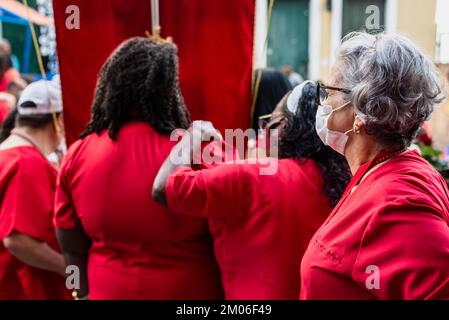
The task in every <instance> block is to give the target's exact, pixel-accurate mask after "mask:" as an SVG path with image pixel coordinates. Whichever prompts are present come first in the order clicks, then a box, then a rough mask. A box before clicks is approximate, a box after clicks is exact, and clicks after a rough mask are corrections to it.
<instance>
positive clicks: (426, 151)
mask: <svg viewBox="0 0 449 320" xmlns="http://www.w3.org/2000/svg"><path fill="white" fill-rule="evenodd" d="M421 154H422V156H423V158H424V159H426V160H427V161H428V162H429V163H430V164H431V165H432V166H433V167H434V168H435V169H436V170H437V171H438V172H440V173H441V175H442V176H443V177H444V179H445V180H446V182H447V183H448V185H449V164H448V163H447V162H446V161H443V160H442V159H441V155H442V154H443V153H442V151H441V150H437V149H434V148H433V147H431V146H422V147H421Z"/></svg>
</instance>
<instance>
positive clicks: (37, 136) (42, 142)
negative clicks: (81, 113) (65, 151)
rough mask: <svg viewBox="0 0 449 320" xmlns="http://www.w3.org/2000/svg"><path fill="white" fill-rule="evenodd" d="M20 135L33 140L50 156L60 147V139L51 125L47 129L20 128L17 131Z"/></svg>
mask: <svg viewBox="0 0 449 320" xmlns="http://www.w3.org/2000/svg"><path fill="white" fill-rule="evenodd" d="M15 130H16V131H17V132H18V133H21V134H24V135H26V136H27V137H29V138H31V139H32V140H33V142H34V143H35V144H36V145H37V146H38V147H39V148H40V150H41V151H42V152H43V153H44V154H45V155H49V154H50V153H52V152H53V151H55V150H56V148H57V147H58V145H59V144H58V137H57V135H56V132H55V130H54V129H53V127H52V126H51V125H50V126H48V127H47V128H45V129H33V128H30V127H18V128H16V129H15Z"/></svg>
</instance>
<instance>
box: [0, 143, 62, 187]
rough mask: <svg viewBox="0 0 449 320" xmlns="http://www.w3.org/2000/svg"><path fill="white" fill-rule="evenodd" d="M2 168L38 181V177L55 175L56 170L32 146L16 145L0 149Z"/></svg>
mask: <svg viewBox="0 0 449 320" xmlns="http://www.w3.org/2000/svg"><path fill="white" fill-rule="evenodd" d="M0 159H1V160H0V161H1V162H2V163H4V164H5V165H4V166H3V168H4V170H6V171H9V172H14V173H15V174H16V175H17V176H20V177H21V178H25V179H26V178H29V179H32V180H33V181H38V179H40V178H45V177H51V178H53V177H54V178H55V177H56V174H57V172H56V170H55V169H54V168H53V167H52V166H51V165H50V163H49V162H48V161H47V160H46V159H45V158H44V157H43V156H42V155H41V154H40V153H39V151H38V150H36V149H35V148H33V147H16V148H11V149H6V150H2V151H0Z"/></svg>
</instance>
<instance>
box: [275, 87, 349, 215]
mask: <svg viewBox="0 0 449 320" xmlns="http://www.w3.org/2000/svg"><path fill="white" fill-rule="evenodd" d="M317 109H318V104H317V102H316V85H315V84H312V83H309V84H306V85H305V87H304V89H303V95H302V97H301V98H300V99H299V102H298V110H297V112H296V114H293V113H291V112H290V111H288V109H287V106H286V105H285V104H284V106H283V114H284V115H285V117H286V120H287V123H288V125H287V127H286V128H285V129H284V130H283V131H282V132H281V133H280V134H281V136H280V137H279V157H280V158H284V159H285V158H293V159H298V160H300V159H311V160H314V161H315V162H316V163H317V164H318V166H319V167H320V168H321V170H322V174H323V179H324V187H323V191H324V193H325V194H326V195H327V196H328V197H329V198H330V202H331V205H332V206H335V205H336V204H337V203H338V201H340V198H341V196H342V195H343V193H344V191H345V189H346V187H347V185H348V183H349V181H350V179H351V174H350V171H349V166H348V163H347V161H346V159H345V158H344V157H343V156H342V155H340V154H339V153H337V152H336V151H334V150H332V149H331V148H330V147H327V146H325V145H324V144H323V142H322V141H321V139H320V138H319V137H318V134H317V132H316V129H315V122H316V113H317Z"/></svg>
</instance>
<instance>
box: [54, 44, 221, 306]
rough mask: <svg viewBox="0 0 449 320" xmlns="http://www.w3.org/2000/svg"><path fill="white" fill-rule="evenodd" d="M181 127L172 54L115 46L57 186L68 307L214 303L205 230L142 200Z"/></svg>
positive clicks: (216, 283) (172, 50) (166, 47)
mask: <svg viewBox="0 0 449 320" xmlns="http://www.w3.org/2000/svg"><path fill="white" fill-rule="evenodd" d="M189 124H190V120H189V115H188V112H187V110H186V107H185V105H184V102H183V98H182V94H181V91H180V89H179V83H178V62H177V49H176V47H175V45H173V44H171V43H161V42H155V41H153V40H149V39H146V38H133V39H130V40H128V41H126V42H125V43H123V44H122V45H121V46H120V47H119V48H118V49H117V50H116V51H115V52H114V53H113V54H112V56H111V57H110V58H109V59H108V61H107V62H106V64H105V65H104V66H103V68H102V70H101V72H100V77H99V80H98V84H97V89H96V94H95V100H94V103H93V107H92V120H91V122H90V123H89V124H88V125H87V129H86V131H85V132H84V133H83V134H82V136H81V140H79V141H78V142H76V143H75V144H74V145H73V146H72V147H71V148H70V150H69V152H68V155H67V156H66V159H65V161H64V163H63V165H62V169H61V173H60V176H59V179H58V188H57V194H56V214H55V222H56V226H57V228H58V230H57V233H58V238H59V240H60V243H61V247H62V249H63V251H64V254H65V257H66V262H67V263H68V265H74V266H77V267H78V270H79V274H80V279H81V283H80V288H77V290H76V291H75V292H74V296H75V298H76V299H86V298H88V297H90V298H91V299H102V300H103V299H108V300H109V299H112V300H115V299H133V300H134V299H139V300H140V299H157V300H159V299H220V298H222V287H221V283H220V275H219V274H220V273H219V269H218V267H217V264H216V262H215V258H214V255H213V245H212V240H211V237H210V233H209V229H208V223H207V220H206V219H199V218H194V217H187V216H178V215H175V214H174V213H172V212H169V211H168V210H166V209H164V208H162V207H161V206H160V205H159V204H157V203H156V202H154V201H153V200H152V199H151V197H150V196H149V190H150V188H151V185H152V181H153V180H154V178H155V176H156V174H157V172H158V169H159V167H160V166H161V164H162V162H163V161H164V159H165V158H166V156H167V155H168V154H169V152H170V150H171V148H172V147H173V145H174V143H173V142H171V141H170V133H171V132H172V131H173V130H176V129H178V128H188V126H189ZM87 261H88V264H87ZM75 270H76V269H75Z"/></svg>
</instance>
